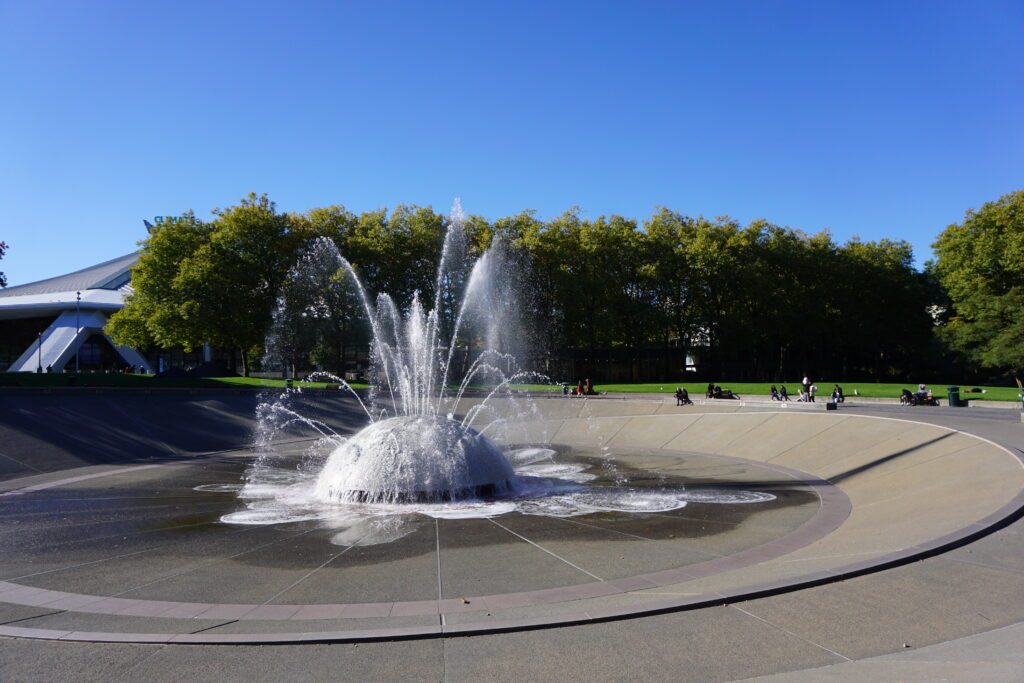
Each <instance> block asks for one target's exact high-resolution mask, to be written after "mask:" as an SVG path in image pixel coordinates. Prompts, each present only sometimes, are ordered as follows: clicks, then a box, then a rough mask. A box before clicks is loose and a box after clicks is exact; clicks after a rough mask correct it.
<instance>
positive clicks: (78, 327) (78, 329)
mask: <svg viewBox="0 0 1024 683" xmlns="http://www.w3.org/2000/svg"><path fill="white" fill-rule="evenodd" d="M81 319H82V293H81V292H75V344H76V346H75V374H76V375H77V374H78V355H79V354H80V353H81V351H82V344H81V342H80V341H79V339H78V335H80V334H81V333H82V323H81Z"/></svg>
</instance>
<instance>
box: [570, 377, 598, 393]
mask: <svg viewBox="0 0 1024 683" xmlns="http://www.w3.org/2000/svg"><path fill="white" fill-rule="evenodd" d="M562 393H563V394H569V393H570V391H569V385H568V384H563V385H562ZM571 393H572V395H573V396H595V395H597V392H596V391H594V385H593V384H592V383H591V381H590V380H589V379H587V380H582V379H581V380H580V381H579V382H577V383H576V386H574V387H573V388H572V392H571Z"/></svg>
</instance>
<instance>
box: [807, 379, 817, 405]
mask: <svg viewBox="0 0 1024 683" xmlns="http://www.w3.org/2000/svg"><path fill="white" fill-rule="evenodd" d="M816 393H818V385H817V384H812V385H811V388H810V389H808V390H807V395H808V396H810V398H809V399H808V400H810V402H811V403H814V395H815V394H816Z"/></svg>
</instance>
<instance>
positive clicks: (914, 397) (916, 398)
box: [900, 383, 939, 406]
mask: <svg viewBox="0 0 1024 683" xmlns="http://www.w3.org/2000/svg"><path fill="white" fill-rule="evenodd" d="M900 403H901V404H903V405H910V406H924V405H938V404H939V402H938V401H936V400H935V396H934V395H933V394H932V390H931V389H929V388H928V387H927V386H925V384H924V383H921V384H918V385H917V391H916V392H914V393H911V392H910V390H909V389H904V390H903V391H902V392H901V393H900Z"/></svg>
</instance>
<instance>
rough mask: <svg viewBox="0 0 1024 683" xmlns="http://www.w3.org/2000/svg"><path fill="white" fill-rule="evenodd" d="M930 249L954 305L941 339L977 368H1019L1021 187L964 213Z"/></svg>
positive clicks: (1023, 320)
mask: <svg viewBox="0 0 1024 683" xmlns="http://www.w3.org/2000/svg"><path fill="white" fill-rule="evenodd" d="M932 247H933V248H934V249H935V254H936V257H937V258H936V261H935V263H934V267H933V269H934V273H935V275H936V276H937V278H938V280H939V282H940V283H941V284H942V285H943V286H944V287H945V288H946V291H947V292H948V293H949V298H950V301H951V302H952V306H953V315H952V316H951V318H950V320H949V323H948V324H947V325H946V326H945V329H944V330H943V331H942V336H943V338H944V339H945V341H946V342H947V343H948V344H950V345H951V346H952V347H953V348H954V349H955V350H957V351H959V352H961V353H963V354H964V355H965V356H967V357H968V358H970V359H972V360H975V361H977V362H978V363H979V364H981V365H982V366H985V367H990V368H1005V369H1009V370H1012V371H1013V372H1015V373H1019V372H1020V371H1022V370H1024V191H1018V192H1014V193H1011V194H1007V195H1004V196H1002V197H1000V198H999V200H998V201H995V202H989V203H987V204H984V205H983V206H982V207H981V208H980V209H978V210H977V211H975V210H973V209H972V210H970V211H968V212H967V214H966V215H965V216H964V221H963V223H960V224H953V225H950V226H949V227H947V228H946V229H945V230H944V231H943V232H942V233H941V234H940V235H939V237H938V239H937V240H936V242H935V243H934V244H933V245H932Z"/></svg>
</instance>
